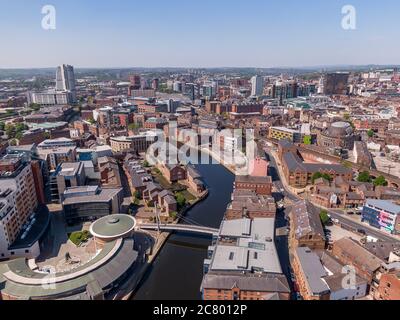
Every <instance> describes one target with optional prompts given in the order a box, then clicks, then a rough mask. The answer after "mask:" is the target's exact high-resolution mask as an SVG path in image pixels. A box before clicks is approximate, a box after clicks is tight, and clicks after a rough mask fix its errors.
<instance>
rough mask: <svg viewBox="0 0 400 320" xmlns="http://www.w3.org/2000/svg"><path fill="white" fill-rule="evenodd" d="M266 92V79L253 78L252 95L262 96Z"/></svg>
mask: <svg viewBox="0 0 400 320" xmlns="http://www.w3.org/2000/svg"><path fill="white" fill-rule="evenodd" d="M263 91H264V79H263V78H262V77H261V76H254V77H252V78H251V95H252V96H261V95H262V94H263Z"/></svg>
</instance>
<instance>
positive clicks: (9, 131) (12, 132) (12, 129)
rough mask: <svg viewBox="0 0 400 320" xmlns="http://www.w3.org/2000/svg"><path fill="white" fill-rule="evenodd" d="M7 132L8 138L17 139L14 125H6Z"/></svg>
mask: <svg viewBox="0 0 400 320" xmlns="http://www.w3.org/2000/svg"><path fill="white" fill-rule="evenodd" d="M5 131H6V135H7V136H8V138H9V139H10V138H15V134H16V131H15V127H14V126H13V125H12V124H6V126H5Z"/></svg>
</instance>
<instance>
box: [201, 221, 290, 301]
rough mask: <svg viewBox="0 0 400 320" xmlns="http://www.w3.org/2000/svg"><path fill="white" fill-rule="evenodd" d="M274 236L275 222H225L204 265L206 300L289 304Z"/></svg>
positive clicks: (203, 287) (204, 297)
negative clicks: (264, 301)
mask: <svg viewBox="0 0 400 320" xmlns="http://www.w3.org/2000/svg"><path fill="white" fill-rule="evenodd" d="M274 236H275V219H273V218H262V219H254V220H250V219H246V218H245V219H239V220H229V221H228V220H224V221H223V222H222V224H221V228H220V232H219V234H218V239H217V240H216V241H215V242H214V244H213V245H212V246H210V247H209V250H208V257H207V259H206V260H205V261H204V277H203V281H202V285H201V291H202V296H203V299H204V300H271V299H273V300H289V298H290V288H289V285H288V282H287V280H286V277H285V276H284V275H283V272H282V268H281V265H280V262H279V257H278V253H277V250H276V247H275V243H274Z"/></svg>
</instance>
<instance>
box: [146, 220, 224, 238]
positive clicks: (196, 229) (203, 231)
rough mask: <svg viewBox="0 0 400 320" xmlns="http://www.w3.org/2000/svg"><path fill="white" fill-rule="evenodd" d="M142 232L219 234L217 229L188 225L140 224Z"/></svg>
mask: <svg viewBox="0 0 400 320" xmlns="http://www.w3.org/2000/svg"><path fill="white" fill-rule="evenodd" d="M139 228H140V229H142V230H158V229H160V230H162V231H185V232H192V233H199V234H206V235H212V236H214V235H217V234H218V233H219V230H218V229H214V228H209V227H202V226H195V225H188V224H160V225H158V224H156V223H155V224H141V225H140V226H139Z"/></svg>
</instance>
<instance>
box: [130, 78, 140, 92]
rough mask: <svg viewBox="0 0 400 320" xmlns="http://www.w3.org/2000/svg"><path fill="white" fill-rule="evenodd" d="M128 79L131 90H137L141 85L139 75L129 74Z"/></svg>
mask: <svg viewBox="0 0 400 320" xmlns="http://www.w3.org/2000/svg"><path fill="white" fill-rule="evenodd" d="M129 81H130V83H131V86H130V89H131V90H139V89H141V87H142V80H141V77H140V75H138V74H134V75H131V76H129Z"/></svg>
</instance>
